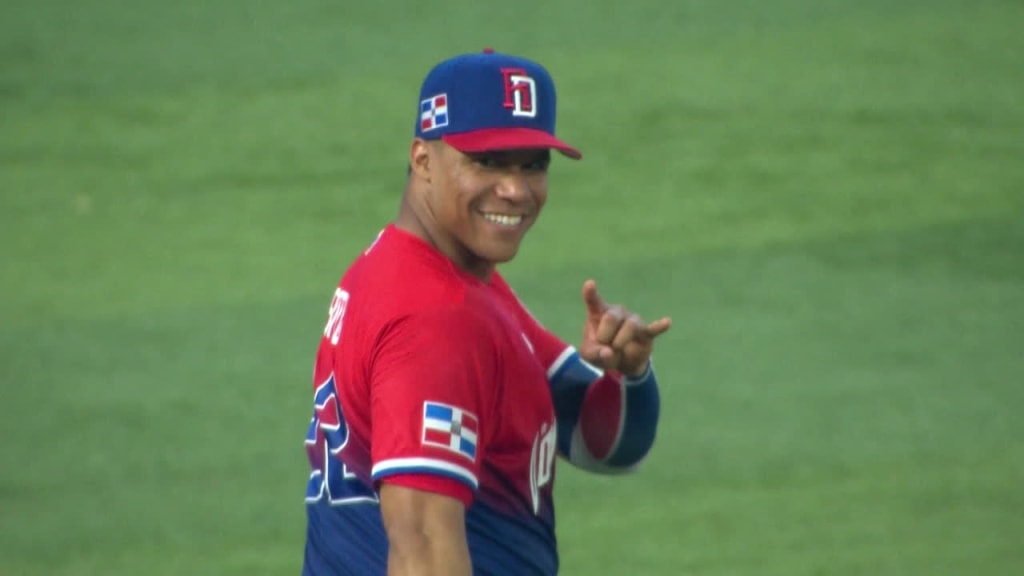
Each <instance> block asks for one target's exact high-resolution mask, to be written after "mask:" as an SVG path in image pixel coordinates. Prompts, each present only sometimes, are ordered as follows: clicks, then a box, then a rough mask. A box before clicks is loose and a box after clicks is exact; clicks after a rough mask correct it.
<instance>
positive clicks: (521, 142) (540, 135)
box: [441, 128, 583, 160]
mask: <svg viewBox="0 0 1024 576" xmlns="http://www.w3.org/2000/svg"><path fill="white" fill-rule="evenodd" d="M441 139H442V140H444V141H445V143H447V144H448V145H449V146H451V147H452V148H455V149H456V150H458V151H460V152H465V153H477V152H491V151H494V150H521V149H524V148H551V149H554V150H558V151H559V152H561V153H562V154H564V155H566V156H568V157H569V158H572V159H573V160H579V159H580V158H583V154H581V153H580V151H579V150H577V149H575V148H573V147H572V146H569V145H568V144H566V143H565V142H562V141H561V140H559V139H558V138H555V137H554V136H552V135H551V134H548V133H547V132H544V131H543V130H535V129H533V128H485V129H482V130H473V131H471V132H462V133H459V134H445V135H444V136H442V137H441Z"/></svg>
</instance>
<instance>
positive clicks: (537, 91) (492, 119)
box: [416, 51, 557, 139]
mask: <svg viewBox="0 0 1024 576" xmlns="http://www.w3.org/2000/svg"><path fill="white" fill-rule="evenodd" d="M556 104H557V103H556V96H555V84H554V82H553V81H552V80H551V75H550V74H548V71H547V70H545V69H544V67H543V66H541V65H540V64H538V63H536V62H533V61H531V60H527V59H525V58H519V57H516V56H510V55H507V54H497V53H494V52H491V51H485V52H484V53H482V54H464V55H461V56H456V57H454V58H451V59H449V60H445V61H444V62H441V63H440V64H438V65H436V66H435V67H434V68H433V69H431V71H430V73H429V74H427V77H426V79H425V80H424V81H423V86H422V87H421V88H420V108H419V115H418V118H417V122H416V136H418V137H420V138H426V139H434V138H440V137H441V136H443V135H445V134H459V133H464V132H471V131H474V130H482V129H494V128H532V129H535V130H541V131H543V132H547V133H548V134H554V133H555V112H556V110H555V109H556Z"/></svg>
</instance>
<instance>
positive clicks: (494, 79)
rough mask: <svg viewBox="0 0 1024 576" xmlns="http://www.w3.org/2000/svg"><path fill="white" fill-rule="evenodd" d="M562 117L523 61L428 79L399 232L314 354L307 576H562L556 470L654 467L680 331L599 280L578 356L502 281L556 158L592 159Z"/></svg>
mask: <svg viewBox="0 0 1024 576" xmlns="http://www.w3.org/2000/svg"><path fill="white" fill-rule="evenodd" d="M555 115H556V100H555V87H554V83H553V82H552V79H551V77H550V75H549V73H548V72H547V71H546V69H545V68H544V67H542V66H541V65H540V64H538V63H536V62H534V61H531V60H528V59H525V58H520V57H515V56H511V55H506V54H498V53H494V52H493V51H491V50H485V51H484V52H483V53H478V54H465V55H460V56H456V57H454V58H451V59H449V60H446V61H444V62H441V63H440V64H438V65H437V66H435V67H434V68H433V69H432V70H431V71H430V72H429V73H428V74H427V76H426V78H425V80H424V82H423V84H422V87H421V92H420V98H419V107H418V113H417V115H416V129H415V137H414V138H413V141H412V145H411V147H410V151H409V176H408V184H407V186H406V190H405V194H404V195H403V197H402V200H401V205H400V209H399V213H398V217H397V219H396V220H395V221H394V222H392V223H389V224H388V225H387V226H385V227H384V229H383V230H382V231H381V232H380V233H379V234H378V235H377V237H376V238H375V239H374V240H373V241H372V242H370V243H368V246H367V247H366V249H365V250H364V251H363V252H362V253H361V254H359V255H358V257H357V258H356V259H355V260H354V262H353V263H352V264H351V265H350V267H349V268H348V270H347V271H346V272H345V274H344V275H343V277H342V279H341V282H340V283H339V285H338V287H337V289H336V290H335V292H334V295H333V298H332V300H331V304H330V308H329V313H328V319H327V323H326V325H325V327H324V332H323V337H322V339H321V341H320V344H319V349H318V352H317V356H316V363H315V371H314V372H315V373H314V380H313V417H312V419H311V421H310V423H309V429H308V433H307V436H306V449H307V451H308V455H309V461H310V464H311V469H312V470H311V474H310V478H309V484H308V489H307V492H306V508H307V513H308V525H307V535H306V546H305V557H304V565H303V574H304V575H306V576H342V575H353V576H375V575H385V574H387V575H389V576H413V575H416V576H468V575H470V574H477V575H483V574H488V575H515V576H525V575H539V576H549V575H554V574H556V573H557V572H558V550H557V544H556V539H555V514H554V505H553V502H552V488H553V485H554V480H555V461H556V457H558V456H560V457H561V458H562V459H563V460H565V461H567V462H569V463H571V464H573V465H575V466H578V467H580V468H582V469H585V470H588V471H592V472H595V473H608V474H611V473H622V472H628V471H631V470H633V469H634V468H635V467H636V466H637V465H638V464H639V463H640V462H641V461H642V460H643V458H644V457H645V455H646V454H647V453H648V451H649V450H650V448H651V446H652V444H653V442H654V438H655V431H656V428H657V423H658V416H659V394H658V384H657V381H656V379H655V374H654V370H653V368H652V366H651V361H650V357H651V351H652V348H653V343H654V339H655V338H656V337H657V336H659V335H660V334H662V333H664V332H665V331H666V330H668V329H669V327H670V324H671V321H670V319H669V318H661V319H659V320H657V321H654V322H651V323H647V322H645V321H644V320H642V319H641V318H640V317H639V316H637V315H635V314H632V313H630V312H629V311H628V310H626V309H625V308H623V307H621V306H613V305H609V304H607V303H606V302H605V301H604V300H603V299H602V297H601V295H600V294H599V293H598V290H597V287H596V285H595V283H594V282H593V281H591V280H588V281H587V282H585V283H584V284H583V287H582V299H583V302H584V305H583V307H582V308H583V310H584V312H585V318H584V324H583V326H584V328H583V337H582V341H581V343H580V344H579V348H576V347H574V346H572V345H570V344H568V343H566V342H565V341H563V340H562V339H561V338H559V337H558V336H556V335H555V334H553V333H551V332H549V331H548V330H546V329H545V328H544V326H542V325H541V324H540V323H539V322H538V321H537V320H536V319H535V318H534V317H533V316H532V315H531V314H530V313H529V312H528V311H527V309H526V308H525V307H524V306H523V304H522V303H521V302H520V301H519V299H518V298H517V296H516V295H515V293H514V292H513V291H512V289H511V288H510V287H509V286H508V284H506V282H505V280H504V279H503V278H502V276H501V274H499V272H498V271H497V270H496V266H497V265H498V264H499V263H502V262H507V261H509V260H511V259H512V258H513V257H514V256H515V255H516V252H517V250H518V249H519V244H520V242H521V241H522V239H523V236H524V235H525V234H526V232H527V230H529V229H530V227H531V226H532V225H533V223H534V222H535V221H536V220H537V217H538V216H539V214H540V212H541V209H542V208H543V206H544V203H545V201H546V200H547V173H548V165H549V163H550V161H551V153H552V152H551V151H552V150H555V151H558V152H559V153H560V154H562V155H564V156H566V157H569V158H573V159H579V158H581V154H580V152H579V151H578V150H576V149H575V148H573V147H571V146H569V145H568V144H566V143H565V142H563V141H562V140H560V139H559V138H558V137H556V136H555Z"/></svg>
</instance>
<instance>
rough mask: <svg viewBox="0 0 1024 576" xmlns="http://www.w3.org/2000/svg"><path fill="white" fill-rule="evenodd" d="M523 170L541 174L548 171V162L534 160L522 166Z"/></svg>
mask: <svg viewBox="0 0 1024 576" xmlns="http://www.w3.org/2000/svg"><path fill="white" fill-rule="evenodd" d="M523 168H525V169H527V170H531V171H534V172H543V171H544V170H547V169H548V161H547V160H546V159H545V160H534V161H533V162H528V163H526V164H524V165H523Z"/></svg>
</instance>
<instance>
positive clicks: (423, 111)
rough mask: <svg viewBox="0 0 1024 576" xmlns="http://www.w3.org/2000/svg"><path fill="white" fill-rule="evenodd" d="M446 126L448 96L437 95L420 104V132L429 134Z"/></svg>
mask: <svg viewBox="0 0 1024 576" xmlns="http://www.w3.org/2000/svg"><path fill="white" fill-rule="evenodd" d="M447 125H448V95H447V94H438V95H436V96H432V97H430V98H427V99H426V100H424V101H422V102H420V130H423V131H424V132H429V131H430V130H433V129H434V128H440V127H442V126H447Z"/></svg>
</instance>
